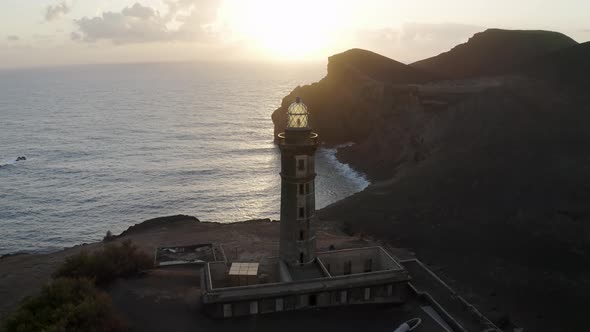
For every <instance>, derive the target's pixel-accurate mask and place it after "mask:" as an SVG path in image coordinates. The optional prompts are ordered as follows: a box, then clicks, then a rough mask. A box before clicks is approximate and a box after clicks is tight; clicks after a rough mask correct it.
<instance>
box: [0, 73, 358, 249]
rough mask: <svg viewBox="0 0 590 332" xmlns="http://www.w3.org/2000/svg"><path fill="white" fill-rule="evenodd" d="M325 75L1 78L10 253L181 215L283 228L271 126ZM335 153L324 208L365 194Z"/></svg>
mask: <svg viewBox="0 0 590 332" xmlns="http://www.w3.org/2000/svg"><path fill="white" fill-rule="evenodd" d="M325 70H326V69H325V65H286V64H284V65H283V64H281V65H279V64H272V65H271V64H267V65H263V64H249V65H245V64H204V63H201V64H199V63H191V64H189V63H183V64H121V65H87V66H71V67H60V68H43V69H22V70H8V71H0V227H1V231H0V235H1V236H0V255H2V254H6V253H13V252H51V251H55V250H59V249H62V248H64V247H68V246H72V245H76V244H80V243H84V242H92V241H97V240H100V239H102V237H103V236H104V235H105V233H106V232H107V231H108V230H110V231H111V232H113V233H119V232H121V231H123V230H125V229H126V228H127V227H129V226H131V225H133V224H135V223H139V222H141V221H143V220H146V219H150V218H155V217H160V216H166V215H173V214H188V215H193V216H195V217H197V218H199V219H200V220H201V221H214V222H223V223H225V222H236V221H242V220H248V219H257V218H271V219H278V218H279V208H280V202H279V200H280V176H279V168H280V158H279V150H278V148H277V147H276V146H275V144H274V143H273V124H272V121H271V118H270V116H271V113H272V112H273V111H274V110H275V109H276V108H277V107H279V106H280V103H281V100H282V98H283V97H284V96H286V95H287V94H288V93H289V92H290V91H291V90H292V89H293V88H295V87H296V86H298V85H304V84H309V83H312V82H315V81H318V80H319V79H321V78H322V77H323V76H325ZM309 107H310V112H313V105H309ZM312 126H313V123H312ZM335 153H336V149H335V148H330V147H321V148H320V149H319V151H318V153H317V155H316V168H317V169H316V171H317V173H318V177H317V179H316V205H317V208H322V207H324V206H327V205H329V204H331V203H333V202H335V201H338V200H340V199H342V198H344V197H347V196H349V195H351V194H353V193H355V192H358V191H360V190H362V189H364V188H365V187H366V186H367V185H368V182H367V180H366V178H365V177H364V176H363V175H362V174H359V173H357V172H355V171H354V170H352V169H351V168H349V167H348V166H347V165H344V164H341V163H339V162H338V160H336V158H335ZM19 156H25V157H26V158H27V160H25V161H15V160H16V158H17V157H19Z"/></svg>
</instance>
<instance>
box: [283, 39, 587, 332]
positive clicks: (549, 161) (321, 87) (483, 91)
mask: <svg viewBox="0 0 590 332" xmlns="http://www.w3.org/2000/svg"><path fill="white" fill-rule="evenodd" d="M474 45H481V47H474ZM483 46H485V47H483ZM542 52H544V53H543V54H540V53H542ZM587 52H588V45H587V44H580V45H577V44H576V43H575V42H574V41H573V40H571V39H570V38H569V37H566V36H563V35H561V34H558V33H552V32H544V31H503V30H488V31H485V32H483V33H480V34H477V35H475V36H474V37H473V38H472V39H471V40H470V41H469V42H468V43H467V44H463V45H460V46H457V47H456V48H454V49H453V50H452V51H450V52H448V53H446V55H444V56H440V57H438V58H437V57H435V58H436V59H438V60H440V61H442V60H444V61H442V62H441V64H440V67H437V68H433V67H431V68H430V69H429V70H431V71H433V72H435V73H437V74H439V75H441V74H442V75H446V76H448V77H461V79H453V80H440V79H438V80H437V79H436V78H433V79H431V80H424V81H413V82H411V83H412V84H403V83H399V82H398V83H388V82H387V81H384V80H382V79H380V78H379V77H376V76H375V75H374V74H373V73H374V72H378V70H377V69H375V68H374V67H371V69H368V67H364V68H363V69H362V70H366V71H367V73H363V72H362V71H361V72H360V73H359V72H358V71H359V70H357V71H355V73H354V75H342V76H341V77H340V78H339V79H338V80H336V79H334V78H335V77H337V76H332V75H330V74H331V73H328V76H327V77H326V78H325V79H324V80H322V81H321V82H319V83H316V84H312V85H311V86H307V87H304V88H301V87H298V88H297V89H295V90H294V92H292V93H291V94H290V95H289V96H287V97H286V98H285V99H284V100H283V107H285V106H286V105H287V104H288V103H290V102H291V97H294V96H295V95H299V94H300V93H302V92H303V93H305V95H303V98H304V101H305V102H306V103H307V104H308V106H309V108H310V112H311V114H312V126H313V127H314V129H317V131H318V133H319V134H320V137H322V136H325V137H322V138H323V139H325V140H326V141H327V142H329V143H343V142H354V143H355V144H354V145H352V146H350V147H346V148H341V149H339V152H338V158H339V159H340V160H341V161H343V162H346V163H348V164H350V165H351V166H353V167H354V168H355V169H357V170H361V171H363V172H364V173H366V174H367V175H368V177H369V178H370V179H371V180H372V181H373V184H372V185H371V186H369V187H368V188H367V189H365V190H364V191H363V192H361V193H358V194H356V195H354V196H352V197H349V198H347V199H345V200H343V201H340V202H338V203H336V204H333V205H331V206H328V207H326V208H325V209H323V210H322V211H320V212H319V213H318V215H319V217H320V218H321V219H322V220H323V221H332V222H335V223H337V224H340V225H341V227H343V229H345V230H347V231H348V232H350V233H351V234H357V233H361V234H368V235H371V236H375V237H377V238H378V239H381V240H384V241H386V242H387V243H389V244H390V245H393V246H396V247H406V248H410V249H411V250H412V251H415V252H416V253H417V255H418V256H419V257H422V258H423V259H425V260H426V261H428V262H430V263H431V264H437V265H439V266H440V267H441V270H442V271H443V272H442V273H443V274H444V276H445V278H446V280H447V281H449V282H450V283H451V284H452V285H453V286H454V287H456V288H458V289H461V290H462V291H463V292H464V293H470V294H471V300H472V301H473V302H475V303H477V302H478V301H480V302H482V303H483V302H488V301H492V302H494V303H495V305H494V306H495V307H499V308H502V309H503V310H505V311H507V312H510V318H511V319H513V320H514V321H515V322H516V323H517V325H520V326H523V327H525V330H531V331H568V330H575V327H579V326H583V325H582V322H583V321H584V320H585V312H584V311H583V310H581V309H579V308H582V306H583V304H584V303H587V302H588V301H590V295H589V294H590V282H589V280H590V268H588V266H590V208H589V207H588V204H587V202H588V201H590V187H588V185H587V183H590V159H589V158H590V157H589V155H588V153H587V149H586V147H587V146H588V145H589V144H590V131H588V130H587V129H586V125H585V124H586V123H588V122H589V121H590V106H589V105H590V102H589V101H590V98H589V97H588V96H587V94H586V93H585V91H584V90H585V89H587V88H589V87H590V84H588V80H587V79H586V74H587V73H588V70H586V69H585V68H588V66H589V65H590V57H588V56H586V54H587ZM433 59H434V58H433ZM357 61H359V62H361V63H362V62H363V61H362V60H357ZM367 61H369V60H367ZM432 61H433V60H432ZM330 62H331V63H332V62H333V60H332V59H331V60H330ZM385 63H387V62H385ZM428 63H430V65H432V62H429V61H426V62H422V64H421V65H425V64H428ZM521 63H527V64H528V65H527V66H524V65H523V66H521V67H518V66H516V67H515V65H516V64H521ZM337 65H339V64H337ZM421 65H418V66H416V65H413V66H414V67H420V69H425V67H421ZM328 67H329V68H330V64H329V65H328ZM336 67H338V66H336ZM340 67H342V66H340ZM356 68H357V69H358V68H359V67H356ZM514 68H517V69H518V70H516V69H514ZM434 69H436V70H434ZM508 69H510V70H508ZM505 72H509V73H510V74H518V73H520V74H525V75H521V76H516V75H502V76H494V77H490V76H489V75H498V74H500V73H505ZM449 74H452V75H449ZM565 81H567V82H576V83H577V86H576V88H577V89H572V88H571V85H570V84H568V85H565V84H562V82H565ZM556 83H557V85H556ZM556 87H560V89H556ZM580 91H582V92H584V93H580ZM306 96H311V97H312V98H309V97H308V98H307V99H306ZM316 101H320V102H318V103H316ZM277 112H284V108H281V109H279V110H277V111H275V113H274V115H273V120H276V119H277V118H278V116H277ZM326 114H329V115H330V116H329V117H328V116H326ZM280 128H281V124H280V123H277V122H276V121H275V130H279V129H280ZM326 137H327V138H326ZM474 280H477V282H474ZM484 310H493V308H485V309H484Z"/></svg>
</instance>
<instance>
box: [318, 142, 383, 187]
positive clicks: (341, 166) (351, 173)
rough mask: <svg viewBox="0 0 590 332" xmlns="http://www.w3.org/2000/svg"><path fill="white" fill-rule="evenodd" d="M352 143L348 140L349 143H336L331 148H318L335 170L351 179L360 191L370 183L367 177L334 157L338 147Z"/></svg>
mask: <svg viewBox="0 0 590 332" xmlns="http://www.w3.org/2000/svg"><path fill="white" fill-rule="evenodd" d="M353 144H354V143H352V142H350V143H345V144H340V145H337V146H335V147H333V148H320V151H319V152H320V153H321V154H323V155H324V156H325V157H326V159H328V160H329V161H330V163H331V164H332V166H333V167H334V168H335V169H336V171H337V172H338V173H339V174H340V175H342V176H344V177H345V178H347V179H350V180H352V182H353V183H354V184H355V186H356V188H355V189H356V191H362V190H364V189H365V188H367V187H368V186H369V184H371V182H370V181H369V180H368V179H367V177H366V175H365V174H363V173H361V172H359V171H356V170H354V169H353V168H352V167H350V165H348V164H345V163H342V162H340V160H338V158H336V153H337V152H338V149H340V148H345V147H349V146H352V145H353Z"/></svg>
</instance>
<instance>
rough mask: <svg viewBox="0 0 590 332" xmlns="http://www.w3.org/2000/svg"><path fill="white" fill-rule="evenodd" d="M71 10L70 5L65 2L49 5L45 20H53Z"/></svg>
mask: <svg viewBox="0 0 590 332" xmlns="http://www.w3.org/2000/svg"><path fill="white" fill-rule="evenodd" d="M69 12H70V7H69V6H68V5H67V4H66V3H65V1H64V2H61V3H59V4H57V5H55V6H47V9H46V10H45V20H46V21H53V20H56V19H58V18H60V17H62V16H64V15H65V14H67V13H69Z"/></svg>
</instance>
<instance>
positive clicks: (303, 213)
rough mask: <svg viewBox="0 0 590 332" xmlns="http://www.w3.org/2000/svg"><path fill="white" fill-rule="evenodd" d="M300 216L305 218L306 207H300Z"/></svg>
mask: <svg viewBox="0 0 590 332" xmlns="http://www.w3.org/2000/svg"><path fill="white" fill-rule="evenodd" d="M299 218H305V208H303V207H300V208H299Z"/></svg>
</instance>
